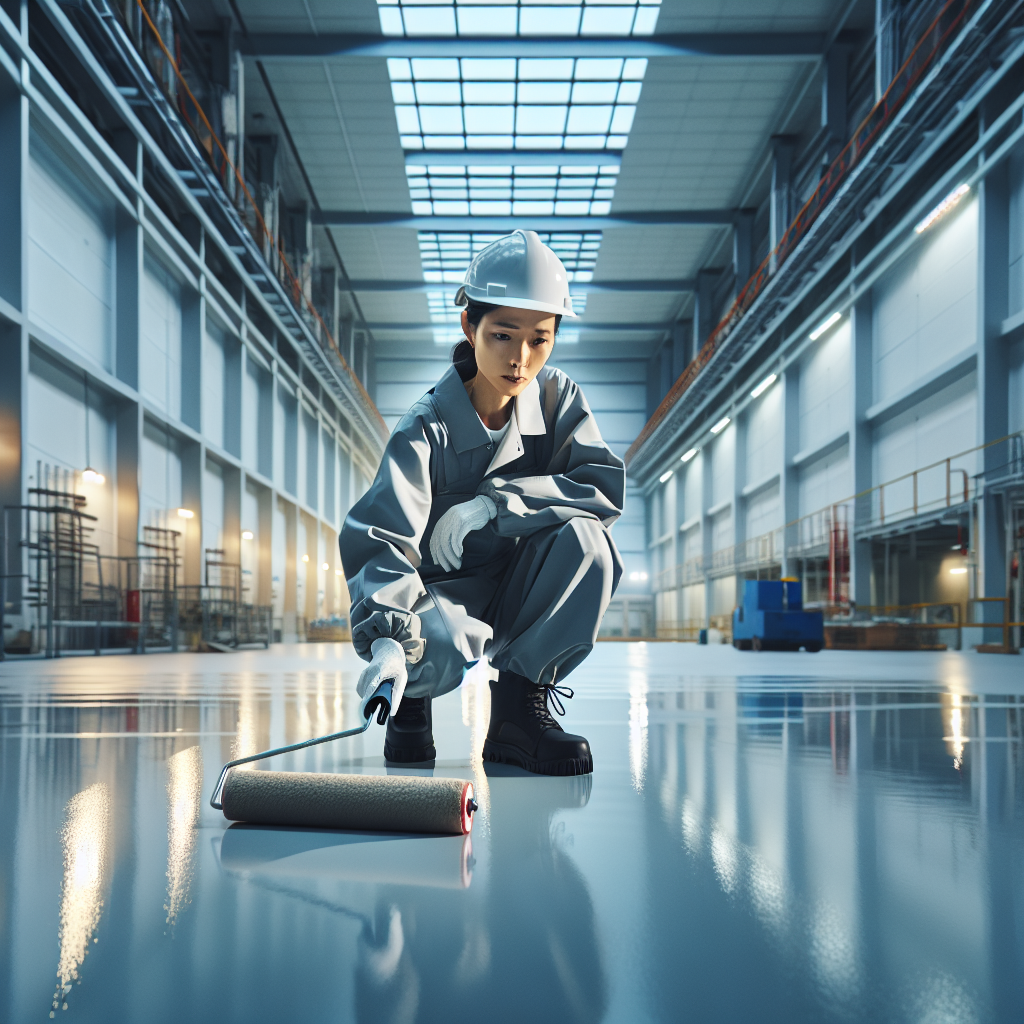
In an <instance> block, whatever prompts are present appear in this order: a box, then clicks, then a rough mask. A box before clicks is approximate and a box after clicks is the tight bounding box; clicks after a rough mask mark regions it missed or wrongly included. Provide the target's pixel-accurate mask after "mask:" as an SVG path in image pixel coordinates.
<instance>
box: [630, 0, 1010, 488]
mask: <svg viewBox="0 0 1024 1024" xmlns="http://www.w3.org/2000/svg"><path fill="white" fill-rule="evenodd" d="M1022 14H1024V3H1022V2H1021V0H987V2H983V3H981V4H979V6H978V9H977V10H976V11H975V13H974V15H973V16H972V17H971V19H970V20H969V21H968V23H967V24H966V25H965V26H964V28H963V29H962V31H961V32H960V34H959V36H958V37H957V38H956V39H955V40H953V41H952V43H951V44H950V46H949V48H948V49H947V50H946V52H945V53H944V54H943V55H942V56H941V57H940V58H939V59H938V60H937V61H936V64H935V66H934V67H933V68H932V69H931V70H930V71H929V73H928V74H927V75H926V76H925V78H924V79H923V81H922V82H921V84H920V85H919V86H918V87H917V90H916V92H915V93H914V94H913V95H912V96H911V97H910V98H909V99H908V100H907V102H906V103H905V104H904V106H903V107H902V109H901V110H900V111H899V112H898V113H897V114H896V116H895V117H894V118H893V120H892V122H891V123H890V124H889V125H888V127H887V128H886V130H885V131H884V132H883V134H882V135H881V136H880V138H879V140H878V142H877V143H876V144H875V147H874V149H872V150H871V151H870V152H869V153H868V154H867V155H866V156H865V157H864V159H863V161H862V162H861V163H859V164H858V165H857V166H856V167H855V168H854V169H853V170H852V171H851V173H850V176H849V178H848V179H847V180H846V182H845V183H844V184H843V185H842V187H841V188H840V189H839V190H838V191H837V193H836V195H835V197H834V198H833V200H832V201H831V203H830V204H829V206H828V208H827V209H826V210H825V211H824V212H823V213H822V215H821V216H820V217H819V218H818V220H817V221H816V222H815V223H814V224H813V225H812V226H811V227H810V228H809V229H808V231H807V234H806V235H805V236H804V238H803V239H802V240H801V241H800V243H799V244H798V245H797V246H796V247H795V248H794V250H793V251H792V253H791V254H790V255H789V257H788V259H786V261H785V262H784V263H783V264H782V266H781V267H780V268H779V270H778V271H777V272H776V273H775V275H774V276H773V277H772V278H771V280H770V281H769V283H768V284H767V285H766V287H765V288H764V291H763V292H762V293H761V294H760V295H759V296H758V297H757V299H756V300H755V301H754V303H753V304H752V305H751V307H750V308H749V309H748V310H747V312H746V313H745V314H744V316H743V317H742V319H741V320H740V321H739V322H738V323H737V325H736V326H735V328H734V329H733V330H732V331H731V333H730V335H729V337H728V339H727V340H726V341H725V342H724V343H723V344H722V346H721V347H720V348H719V349H718V351H717V352H715V354H714V355H713V356H712V357H711V358H710V360H709V361H708V362H707V364H706V365H705V366H704V367H703V369H702V370H701V372H700V373H699V374H698V375H697V376H696V378H695V379H694V381H693V383H692V384H691V385H690V386H689V387H688V388H687V389H686V390H685V391H684V392H683V393H682V395H681V396H680V398H679V400H677V401H676V403H675V404H674V405H673V406H672V407H671V408H670V409H669V410H668V411H667V413H666V414H665V415H664V417H663V418H662V420H661V421H660V423H658V425H657V427H655V428H654V430H653V431H652V432H651V433H650V436H649V437H648V438H647V439H646V440H645V441H644V442H643V443H642V444H641V445H638V446H637V448H636V450H635V451H634V452H633V453H632V457H631V459H630V461H629V470H630V474H631V475H632V476H633V477H634V478H636V479H637V480H639V481H641V483H642V486H644V487H645V489H649V488H650V487H652V486H653V482H654V481H656V480H657V477H658V475H659V474H660V473H661V472H662V471H664V470H665V469H666V468H669V467H670V466H671V465H674V463H675V461H676V454H677V451H678V450H679V449H681V448H682V447H684V446H685V447H692V446H694V445H697V444H699V443H702V442H701V438H705V437H710V435H709V434H708V427H709V425H710V423H711V422H713V419H717V418H719V417H720V416H721V415H723V413H724V412H725V411H728V412H729V414H730V415H735V414H736V413H738V412H740V411H742V409H743V408H744V407H745V405H746V404H747V402H748V401H749V398H748V395H747V391H748V390H749V387H748V385H750V384H752V383H756V381H755V380H754V378H755V377H756V376H757V373H762V374H763V373H767V372H769V371H778V370H779V369H780V368H782V367H783V366H784V365H788V364H789V363H790V362H791V361H792V360H793V359H794V358H797V357H798V356H799V354H800V352H801V351H802V350H803V348H804V347H805V346H806V345H807V343H808V342H807V332H808V330H810V328H811V327H813V326H815V324H816V323H818V322H819V320H820V319H821V317H822V315H824V314H827V313H830V312H832V311H833V310H834V309H835V307H836V305H837V304H840V303H841V304H842V305H843V306H847V305H849V304H850V302H851V301H852V298H853V297H854V293H855V292H856V293H857V294H860V293H861V292H862V291H863V290H864V289H865V288H866V287H868V286H870V283H871V282H873V281H874V280H875V279H876V278H877V277H878V276H879V275H880V273H881V272H882V271H883V270H884V269H887V268H888V267H889V266H891V264H892V262H894V261H895V259H896V258H897V257H898V256H901V255H902V253H903V251H905V248H907V247H909V245H911V244H913V241H914V239H915V236H914V235H913V232H912V231H911V230H910V226H912V224H913V223H914V221H913V219H912V217H911V214H912V213H913V211H911V214H906V215H904V216H897V217H896V218H895V219H897V220H898V221H899V223H898V224H896V225H895V226H894V227H892V228H891V229H890V227H889V222H888V221H887V220H886V218H887V217H888V218H889V219H890V220H891V219H893V207H895V206H896V205H897V201H898V200H899V199H900V198H903V199H904V200H905V198H906V191H907V189H908V188H912V187H914V186H915V185H916V186H917V187H918V189H919V190H920V187H921V183H920V180H919V179H920V177H921V176H922V175H930V181H926V182H925V184H926V186H927V187H926V189H925V190H924V192H923V194H922V195H921V196H920V198H919V200H918V202H917V204H916V205H917V206H921V205H922V204H923V203H924V202H925V200H929V197H930V195H931V193H932V192H933V191H934V190H936V189H937V186H938V185H940V184H942V183H943V182H944V180H945V177H946V176H947V175H948V174H949V173H950V172H951V170H952V169H953V168H952V167H950V166H948V165H949V164H952V165H953V166H954V167H958V166H959V165H960V163H961V162H962V161H957V159H956V158H957V155H958V154H953V155H952V156H951V157H950V156H947V155H946V154H945V150H946V149H947V148H948V146H947V144H949V143H950V142H951V141H953V140H954V139H955V138H956V136H957V133H958V132H960V131H961V130H962V129H963V127H964V125H965V124H966V123H967V121H968V119H969V118H971V117H973V115H974V112H975V111H976V110H977V108H978V105H979V104H980V103H981V102H982V101H983V100H984V99H985V97H986V96H988V95H989V94H990V93H991V91H992V90H993V89H994V88H995V87H996V86H997V85H998V84H999V83H1000V82H1002V81H1003V79H1004V78H1005V76H1006V75H1007V74H1008V73H1009V70H1010V69H1011V68H1012V67H1014V66H1015V65H1017V63H1018V62H1019V61H1021V60H1022V59H1024V43H1021V42H1020V36H1019V34H1014V33H1010V31H1009V29H1010V28H1011V26H1012V25H1013V23H1014V22H1015V21H1020V20H1021V18H1022ZM997 55H998V58H999V60H1000V61H1001V63H1000V64H999V66H998V67H997V68H995V69H993V64H994V63H995V62H996V57H997ZM993 129H994V130H993V131H991V132H987V133H986V138H993V137H994V136H995V134H996V133H997V131H998V130H1002V129H1001V128H999V126H993ZM980 148H981V144H980V143H979V145H977V146H975V147H973V148H972V149H971V152H970V154H968V155H969V156H970V155H972V154H975V150H978V151H980ZM944 157H945V159H944ZM943 163H945V164H946V165H947V166H946V167H945V168H943V167H942V164H943ZM987 167H988V165H986V169H987ZM937 168H938V169H937ZM943 187H945V186H943ZM940 191H941V190H940ZM915 208H916V207H915ZM900 212H902V210H901V211H900ZM908 225H909V226H908ZM879 228H881V229H882V231H884V232H885V237H884V238H883V239H882V240H880V241H878V242H876V243H874V244H873V246H872V249H871V252H870V253H869V254H867V255H866V256H865V255H864V254H863V253H858V254H857V256H858V260H859V262H857V263H856V264H854V261H853V252H854V247H855V244H856V243H857V242H858V240H860V239H862V238H869V237H870V234H869V232H871V231H878V229H879ZM908 231H910V238H909V239H906V235H907V233H908ZM900 239H904V240H905V246H901V247H899V248H898V249H897V250H896V252H895V253H890V251H891V250H892V247H893V246H896V245H898V242H899V240H900ZM887 253H890V255H889V256H888V257H886V254H887ZM883 257H886V258H884V262H883V263H882V264H881V265H876V266H875V268H874V269H871V265H872V264H876V263H877V261H878V260H879V259H880V258H883Z"/></svg>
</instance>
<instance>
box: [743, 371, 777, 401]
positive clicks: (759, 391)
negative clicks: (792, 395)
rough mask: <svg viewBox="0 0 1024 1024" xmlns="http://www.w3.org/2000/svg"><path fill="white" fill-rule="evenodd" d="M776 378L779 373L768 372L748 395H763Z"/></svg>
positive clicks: (754, 396)
mask: <svg viewBox="0 0 1024 1024" xmlns="http://www.w3.org/2000/svg"><path fill="white" fill-rule="evenodd" d="M778 379H779V375H778V374H777V373H770V374H768V376H767V377H765V379H764V380H763V381H761V383H760V384H758V385H757V387H756V388H754V390H753V391H751V392H750V397H751V398H757V397H758V396H759V395H763V394H764V393H765V392H766V391H767V390H768V389H769V388H770V387H771V386H772V385H773V384H774V383H775V382H776V381H777V380H778Z"/></svg>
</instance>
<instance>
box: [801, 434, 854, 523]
mask: <svg viewBox="0 0 1024 1024" xmlns="http://www.w3.org/2000/svg"><path fill="white" fill-rule="evenodd" d="M851 479H852V478H851V473H850V446H849V445H848V444H844V445H843V446H842V448H839V449H838V450H836V451H834V452H832V454H831V455H829V456H828V457H827V458H824V459H818V460H817V461H816V462H812V463H811V464H810V465H808V466H804V467H802V468H801V471H800V476H799V480H800V483H799V488H800V491H799V493H800V515H802V516H805V515H808V514H809V513H811V512H817V511H819V510H820V509H823V508H825V506H826V505H830V504H832V502H835V501H841V500H842V499H843V498H848V497H849V496H850V494H851V491H852V486H851V482H850V481H851Z"/></svg>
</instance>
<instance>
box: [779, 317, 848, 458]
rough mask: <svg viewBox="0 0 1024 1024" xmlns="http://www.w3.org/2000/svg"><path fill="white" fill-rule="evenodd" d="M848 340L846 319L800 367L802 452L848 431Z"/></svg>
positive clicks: (806, 357) (815, 347)
mask: <svg viewBox="0 0 1024 1024" xmlns="http://www.w3.org/2000/svg"><path fill="white" fill-rule="evenodd" d="M850 338H851V332H850V321H849V319H845V320H843V321H842V323H840V325H839V326H838V327H836V328H835V329H834V330H833V331H832V332H831V333H829V334H828V335H826V336H825V337H824V338H822V339H821V340H820V341H819V342H818V343H817V344H816V345H815V346H814V347H813V348H812V349H811V351H810V352H809V353H808V354H807V355H806V356H805V357H804V359H803V361H802V363H801V366H800V403H799V404H800V449H801V450H805V449H808V448H814V447H816V446H817V445H820V444H823V443H824V442H825V441H827V440H828V439H829V438H831V437H835V436H836V435H837V434H841V433H842V432H843V431H844V430H848V429H849V427H850ZM773 390H775V389H774V388H773ZM780 390H781V389H780ZM765 397H767V396H765ZM779 408H780V410H781V405H780V406H779Z"/></svg>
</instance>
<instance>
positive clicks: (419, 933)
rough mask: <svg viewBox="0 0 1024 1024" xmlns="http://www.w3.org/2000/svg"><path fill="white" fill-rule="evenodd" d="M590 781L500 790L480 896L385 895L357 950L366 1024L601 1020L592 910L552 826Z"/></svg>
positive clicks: (513, 784)
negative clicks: (485, 879) (487, 869)
mask: <svg viewBox="0 0 1024 1024" xmlns="http://www.w3.org/2000/svg"><path fill="white" fill-rule="evenodd" d="M498 771H508V769H498ZM590 782H591V780H590V779H589V778H576V779H544V780H539V781H538V780H534V781H531V782H529V783H527V784H525V785H524V784H523V780H519V779H504V780H501V783H502V784H501V785H500V786H499V785H498V784H495V785H492V788H491V798H492V803H491V818H490V824H491V842H490V849H491V868H490V884H488V885H487V886H486V891H485V892H483V893H478V894H477V896H478V897H480V898H477V899H473V898H471V897H472V896H473V891H472V890H471V891H470V892H469V893H467V894H465V896H460V897H458V899H456V900H454V901H453V899H452V896H451V894H450V892H447V891H443V890H430V889H426V888H419V889H414V888H409V889H405V890H402V889H397V890H396V889H394V888H391V889H390V890H389V891H388V892H387V893H386V894H383V895H381V896H380V897H379V900H378V903H377V906H376V911H375V914H374V918H373V921H372V925H371V923H370V922H367V924H366V925H364V927H363V929H362V931H361V933H360V935H359V941H358V946H357V961H356V964H357V966H356V972H355V1015H356V1020H357V1021H366V1022H369V1021H374V1022H385V1021H386V1022H395V1024H399V1022H405V1021H413V1020H423V1019H434V1018H438V1019H442V1018H443V1019H444V1020H449V1021H462V1020H473V1021H477V1020H487V1021H488V1022H494V1024H499V1022H502V1021H515V1022H517V1024H520V1022H523V1021H557V1022H559V1024H575V1022H580V1024H583V1022H589V1021H599V1020H603V1019H604V1016H605V1014H606V1012H607V1009H608V984H607V980H606V977H605V971H604V964H603V957H602V950H601V945H600V933H599V930H598V928H597V925H596V922H595V920H594V907H593V903H592V901H591V898H590V892H589V890H588V888H587V883H586V879H585V878H584V876H583V874H582V873H581V872H580V870H579V868H578V867H577V866H576V864H575V862H574V861H573V858H572V855H571V854H570V853H569V851H568V847H569V844H570V843H571V838H570V839H567V838H566V837H565V836H564V834H563V833H562V831H561V830H562V828H563V827H564V826H563V825H562V824H559V825H557V826H555V827H554V828H552V824H553V819H554V817H555V815H556V814H558V813H559V812H562V811H565V810H569V809H570V808H579V807H583V806H585V805H586V803H587V801H588V800H589V798H590ZM524 979H528V982H527V983H525V984H524ZM481 1007H483V1008H484V1009H483V1010H481Z"/></svg>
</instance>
